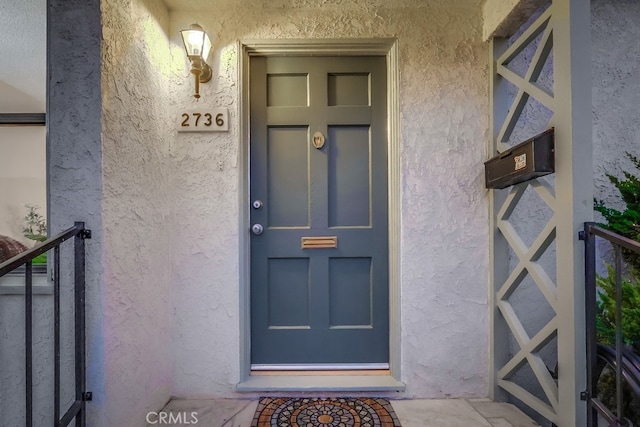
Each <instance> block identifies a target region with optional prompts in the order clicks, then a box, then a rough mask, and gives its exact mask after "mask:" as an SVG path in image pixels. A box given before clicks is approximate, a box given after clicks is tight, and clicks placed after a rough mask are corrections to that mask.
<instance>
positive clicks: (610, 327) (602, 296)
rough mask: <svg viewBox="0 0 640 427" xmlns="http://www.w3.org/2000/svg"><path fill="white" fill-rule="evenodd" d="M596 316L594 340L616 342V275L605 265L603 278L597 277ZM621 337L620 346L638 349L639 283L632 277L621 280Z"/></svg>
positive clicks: (639, 334) (639, 328)
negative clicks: (596, 334) (596, 338)
mask: <svg viewBox="0 0 640 427" xmlns="http://www.w3.org/2000/svg"><path fill="white" fill-rule="evenodd" d="M596 284H597V286H598V313H597V317H596V327H597V331H598V341H599V342H601V343H603V344H610V345H614V344H615V342H616V338H615V333H616V273H615V269H614V268H613V266H611V265H609V264H607V276H606V277H605V276H598V277H597V279H596ZM622 337H623V340H624V343H625V344H627V345H632V346H633V347H634V349H635V350H636V352H637V351H639V350H640V281H639V280H638V278H636V277H626V278H623V280H622Z"/></svg>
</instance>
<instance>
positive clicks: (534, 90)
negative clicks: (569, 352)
mask: <svg viewBox="0 0 640 427" xmlns="http://www.w3.org/2000/svg"><path fill="white" fill-rule="evenodd" d="M536 43H537V46H536ZM501 49H502V50H504V51H503V52H502V53H501V54H499V55H497V56H498V57H497V58H496V59H495V60H494V62H493V67H494V79H495V81H494V96H496V93H498V95H497V96H500V95H499V91H500V89H499V88H498V87H497V86H498V85H502V87H503V91H505V90H506V89H504V86H505V81H508V82H509V83H511V84H512V85H513V86H514V87H515V88H516V90H517V94H516V95H515V97H514V100H513V103H512V105H511V106H510V108H509V109H508V111H504V113H503V115H502V117H499V115H500V114H499V112H496V109H495V104H494V121H493V123H494V133H493V137H494V139H493V141H492V142H493V147H492V148H493V152H494V153H495V152H497V153H501V152H503V151H505V150H507V149H509V146H508V145H507V143H508V141H509V139H510V137H511V135H512V133H513V132H514V129H515V128H516V126H517V124H518V121H519V120H520V119H521V118H522V115H523V111H524V110H525V107H526V105H527V103H528V102H529V101H530V98H533V99H535V100H536V101H537V102H539V103H540V104H542V105H543V106H544V107H546V108H547V109H548V110H550V111H551V112H554V111H555V99H554V94H553V93H552V92H551V91H549V90H548V89H545V88H544V87H542V86H541V85H538V84H537V80H538V78H539V77H540V75H541V73H542V70H543V68H544V66H545V63H546V62H547V60H548V59H549V57H550V54H551V52H552V50H553V21H552V8H551V7H549V8H548V9H547V10H546V11H545V12H544V13H542V14H541V15H540V17H539V18H538V19H537V20H536V21H535V22H534V23H533V24H532V25H531V26H529V28H528V29H527V30H525V31H524V32H523V33H522V35H521V36H520V37H519V38H518V39H517V40H515V41H514V42H513V43H512V44H511V45H510V46H508V47H507V42H506V41H503V42H502V46H498V45H497V44H496V43H495V42H494V53H496V52H499V51H500V50H501ZM525 49H532V50H533V49H535V53H534V54H533V55H532V57H531V61H530V63H529V64H528V67H527V70H526V73H525V74H524V76H521V75H519V74H518V73H517V72H515V71H514V70H513V69H511V68H510V67H509V63H510V62H511V61H513V60H514V59H515V58H516V57H518V55H520V54H521V53H522V52H523V51H524V50H525ZM502 96H505V93H503V94H502ZM494 102H495V101H494ZM552 122H553V117H552V118H551V123H552ZM551 123H547V125H551ZM531 136H533V135H531ZM528 187H531V188H532V189H533V190H535V192H536V193H537V195H538V196H539V197H540V199H541V200H542V201H543V202H544V203H546V205H547V206H548V207H549V208H550V209H551V211H553V212H554V214H553V215H552V216H551V218H550V219H549V220H548V221H547V222H546V225H545V226H544V227H543V229H542V231H541V232H540V233H539V234H538V236H537V238H535V240H534V241H533V243H532V244H531V245H530V246H527V244H526V243H525V242H524V241H523V239H522V238H521V237H520V236H519V235H518V232H517V231H516V228H515V227H514V225H513V224H512V222H511V221H510V219H511V216H512V213H513V212H514V210H515V209H516V207H517V206H518V204H519V203H520V202H521V200H522V196H523V195H524V194H525V191H526V190H527V188H528ZM493 199H494V216H493V225H494V228H495V229H496V230H498V231H499V233H496V235H495V236H494V244H495V243H496V242H495V240H502V242H498V246H500V243H502V250H503V253H502V257H503V258H506V257H508V255H507V253H508V249H509V248H510V250H511V251H512V253H513V254H514V255H515V256H516V257H517V259H518V263H517V265H516V267H515V268H514V269H513V270H512V271H511V272H510V273H507V269H505V268H502V273H497V272H496V271H494V274H493V285H494V295H493V298H494V304H495V307H496V308H497V311H498V312H495V313H494V316H500V319H499V320H497V322H498V323H500V322H502V324H503V325H506V327H505V328H504V329H503V332H506V328H508V330H509V331H510V332H511V334H512V336H513V337H514V338H515V341H516V342H517V344H518V347H519V348H520V350H519V351H518V352H517V353H516V354H515V355H513V356H512V357H510V358H509V357H504V356H503V358H495V359H494V360H495V361H496V362H497V363H496V366H494V369H495V370H496V372H495V381H496V384H497V385H498V386H499V387H501V388H502V389H503V390H505V391H506V392H508V393H509V394H511V395H513V396H515V397H517V398H518V399H519V400H521V401H522V402H524V403H525V404H526V405H528V406H529V407H531V408H532V409H534V410H535V411H536V412H538V413H539V414H541V415H542V416H544V417H545V418H546V419H548V420H549V421H551V422H554V423H557V422H558V411H559V407H558V405H559V403H558V402H559V398H558V393H559V392H558V385H557V384H556V382H555V380H554V379H553V377H552V376H551V374H550V372H549V370H548V368H547V366H546V365H545V363H544V361H543V360H542V357H541V356H540V355H539V354H538V352H539V351H540V350H541V349H542V348H544V347H545V346H546V345H548V344H549V343H550V342H551V341H552V340H553V339H554V338H556V336H557V332H558V318H557V315H554V316H553V317H552V318H551V319H550V320H549V321H548V322H547V323H546V325H545V326H544V327H542V329H540V330H539V332H537V333H536V334H535V335H534V336H529V334H528V333H527V331H526V329H525V327H524V325H523V323H522V321H521V319H520V318H519V317H518V314H517V313H516V310H515V309H514V307H513V306H512V304H511V303H510V302H509V298H510V297H511V295H512V294H513V293H514V291H515V290H516V289H517V288H518V286H520V285H521V284H522V283H523V280H524V279H525V278H526V277H527V276H529V277H531V278H532V279H533V282H534V283H535V285H536V286H537V288H538V289H539V290H540V292H541V293H542V295H543V296H544V298H545V299H546V301H547V302H548V304H549V306H550V307H551V308H552V309H553V311H554V312H555V313H557V312H558V299H557V294H556V283H554V280H553V279H551V278H550V276H549V275H548V274H547V272H546V271H545V268H544V267H543V266H542V264H540V263H539V262H538V261H539V259H540V257H541V256H542V255H543V254H544V253H545V251H546V250H547V249H549V247H550V245H551V244H552V243H553V242H554V241H555V239H556V216H555V212H556V197H555V189H554V188H553V186H552V185H551V184H549V182H548V181H546V180H543V179H534V180H532V181H529V182H527V183H522V184H518V185H516V186H514V187H513V188H512V189H511V190H510V192H509V193H508V194H507V195H506V196H504V195H502V197H500V196H498V197H495V195H494V197H493ZM495 256H496V254H495V253H494V268H495V262H496V261H497V260H496V259H495ZM503 261H504V260H503ZM507 263H508V261H507ZM499 276H501V277H499ZM494 322H495V321H494ZM496 338H497V339H501V340H506V339H507V338H506V337H504V336H503V337H495V336H494V339H496ZM498 359H500V360H498ZM526 364H528V365H529V367H530V368H531V371H532V372H533V374H534V376H535V379H536V380H537V381H538V382H539V384H540V386H541V388H542V390H543V392H544V395H545V396H546V398H547V400H548V402H550V404H548V403H547V402H545V401H543V400H541V399H540V398H539V397H537V396H535V395H534V394H533V393H532V392H531V390H527V389H525V388H524V387H522V386H521V385H518V384H517V383H516V382H514V381H511V380H510V377H511V376H512V375H514V374H515V373H516V372H517V371H518V370H519V369H521V368H522V367H523V366H524V365H526Z"/></svg>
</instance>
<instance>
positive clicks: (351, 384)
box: [236, 371, 405, 392]
mask: <svg viewBox="0 0 640 427" xmlns="http://www.w3.org/2000/svg"><path fill="white" fill-rule="evenodd" d="M344 372H345V371H343V372H341V373H340V374H336V373H335V372H332V373H331V374H328V372H327V371H324V372H322V374H321V375H308V371H307V372H296V371H288V372H283V373H281V374H278V375H264V374H263V373H261V374H258V375H256V374H255V373H252V375H249V376H248V378H247V379H246V381H243V382H241V383H239V384H238V385H237V386H236V390H237V391H238V392H285V391H301V392H312V391H331V392H334V391H335V392H373V391H404V389H405V384H404V383H403V382H402V381H398V380H397V379H395V378H394V377H392V376H391V374H390V373H389V372H388V371H387V372H386V373H385V374H384V375H366V374H363V371H358V372H349V374H344Z"/></svg>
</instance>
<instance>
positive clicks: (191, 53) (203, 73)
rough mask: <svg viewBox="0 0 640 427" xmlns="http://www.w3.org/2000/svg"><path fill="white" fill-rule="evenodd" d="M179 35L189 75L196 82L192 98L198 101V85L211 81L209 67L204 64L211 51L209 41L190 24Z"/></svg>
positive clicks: (203, 33) (197, 28) (200, 30)
mask: <svg viewBox="0 0 640 427" xmlns="http://www.w3.org/2000/svg"><path fill="white" fill-rule="evenodd" d="M180 34H181V35H182V41H183V43H184V48H185V50H186V51H187V56H188V57H189V61H190V62H191V73H192V74H193V75H194V76H195V80H196V92H195V94H194V95H193V96H194V97H195V98H196V99H198V98H200V83H206V82H208V81H209V80H211V67H209V64H207V62H206V60H207V57H208V56H209V51H210V50H211V40H209V36H208V35H207V33H205V31H204V30H203V29H202V27H201V26H200V25H198V24H191V27H190V28H189V29H188V30H182V31H180Z"/></svg>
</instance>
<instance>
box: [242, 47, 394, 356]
mask: <svg viewBox="0 0 640 427" xmlns="http://www.w3.org/2000/svg"><path fill="white" fill-rule="evenodd" d="M250 68H251V81H250V84H251V87H250V93H251V100H250V112H251V198H252V201H253V200H261V201H262V202H263V205H262V207H260V208H258V209H255V208H252V210H251V223H252V224H262V225H263V226H264V232H263V233H262V234H259V235H252V236H251V362H252V365H257V364H259V365H271V366H273V367H274V368H277V366H278V365H283V364H286V365H315V364H323V365H328V366H330V365H332V364H360V365H364V364H383V365H384V364H386V363H388V360H389V301H388V294H389V288H388V237H387V234H388V231H387V230H388V223H387V221H388V220H387V218H388V216H387V140H386V63H385V58H384V57H339V58H334V57H268V58H267V57H253V58H251V64H250ZM316 132H321V133H322V134H323V135H324V136H325V138H326V142H325V144H324V146H323V147H322V148H320V149H318V148H316V147H314V145H313V144H312V140H313V135H314V134H315V133H316ZM303 237H327V238H328V239H326V240H327V241H329V242H332V241H334V240H333V239H334V238H335V239H337V247H331V248H330V247H327V248H322V249H305V248H303V246H302V245H301V242H302V239H303Z"/></svg>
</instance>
